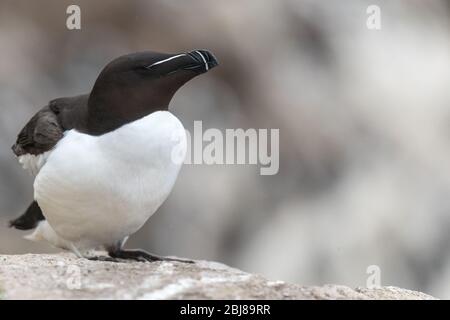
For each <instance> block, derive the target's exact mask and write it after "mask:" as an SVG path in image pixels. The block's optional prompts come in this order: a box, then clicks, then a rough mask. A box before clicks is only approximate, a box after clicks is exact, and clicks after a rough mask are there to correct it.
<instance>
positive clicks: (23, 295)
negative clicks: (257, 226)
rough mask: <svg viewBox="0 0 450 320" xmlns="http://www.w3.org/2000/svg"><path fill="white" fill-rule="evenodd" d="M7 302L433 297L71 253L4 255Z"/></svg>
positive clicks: (0, 263) (206, 265) (202, 264)
mask: <svg viewBox="0 0 450 320" xmlns="http://www.w3.org/2000/svg"><path fill="white" fill-rule="evenodd" d="M0 297H1V298H3V299H433V297H431V296H429V295H426V294H424V293H420V292H415V291H410V290H404V289H400V288H395V287H382V288H379V289H365V288H357V289H351V288H349V287H345V286H339V285H326V286H321V287H305V286H300V285H295V284H288V283H285V282H282V281H269V280H267V279H265V278H263V277H261V276H259V275H254V274H249V273H245V272H242V271H240V270H237V269H233V268H230V267H227V266H225V265H223V264H220V263H216V262H206V261H197V262H196V263H195V264H184V263H178V262H174V263H169V262H162V263H160V262H156V263H140V262H124V263H113V262H97V261H89V260H85V259H78V258H76V257H75V256H74V255H72V254H68V253H62V254H52V255H32V254H28V255H11V256H8V255H0Z"/></svg>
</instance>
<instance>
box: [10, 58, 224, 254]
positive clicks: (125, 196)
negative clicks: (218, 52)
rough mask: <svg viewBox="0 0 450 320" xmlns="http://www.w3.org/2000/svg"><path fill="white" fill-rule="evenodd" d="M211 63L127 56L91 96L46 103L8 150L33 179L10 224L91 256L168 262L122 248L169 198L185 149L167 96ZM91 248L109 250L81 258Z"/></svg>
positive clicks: (114, 64) (208, 60)
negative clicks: (23, 206) (28, 198)
mask: <svg viewBox="0 0 450 320" xmlns="http://www.w3.org/2000/svg"><path fill="white" fill-rule="evenodd" d="M217 64H218V63H217V60H216V58H215V57H214V56H213V55H212V54H211V53H210V52H208V51H206V50H195V51H192V52H188V53H180V54H164V53H157V52H150V51H147V52H139V53H133V54H128V55H125V56H122V57H119V58H117V59H115V60H113V61H112V62H110V63H109V64H108V65H107V66H106V67H105V68H104V69H103V70H102V71H101V73H100V75H99V76H98V78H97V80H96V82H95V84H94V87H93V88H92V90H91V92H90V93H89V94H84V95H79V96H75V97H69V98H59V99H55V100H52V101H50V102H49V103H48V105H47V106H45V107H43V108H42V109H41V110H40V111H39V112H38V113H37V114H36V115H34V116H33V117H32V118H31V120H30V121H29V122H28V123H27V124H26V125H25V127H24V128H23V129H22V131H21V132H20V133H19V135H18V138H17V141H16V143H15V144H14V146H13V147H12V149H13V151H14V154H15V155H16V156H17V157H18V160H19V162H20V164H22V166H23V167H24V169H27V170H28V171H30V172H31V173H32V175H33V176H34V177H35V178H34V185H33V187H34V202H33V203H32V204H31V205H30V206H29V208H28V209H27V210H26V212H25V213H24V214H23V215H22V216H20V217H19V218H17V219H15V220H13V221H11V222H10V225H11V227H14V228H17V229H21V230H30V229H35V230H34V232H33V233H32V234H30V235H29V236H27V238H28V239H31V240H35V241H40V240H46V241H48V242H50V243H51V244H53V245H54V246H56V247H59V248H63V249H67V250H71V251H72V252H74V253H75V254H76V255H77V256H79V257H86V258H89V259H92V260H113V261H115V260H116V259H133V260H138V261H159V260H174V259H169V258H163V257H159V256H156V255H153V254H150V253H148V252H145V251H143V250H125V249H124V248H123V246H124V243H125V241H126V240H127V239H128V237H129V236H130V235H132V234H133V233H135V232H136V231H138V230H139V229H140V228H141V227H142V226H143V224H144V223H145V222H146V221H147V219H148V218H150V216H152V215H153V214H154V213H155V211H156V210H157V209H158V208H159V207H160V205H161V204H162V203H163V202H164V200H165V199H166V198H167V196H168V195H169V193H170V191H171V190H172V188H173V186H174V183H175V180H176V178H177V176H178V172H179V170H180V167H181V165H182V162H183V159H184V156H185V154H186V148H187V143H186V133H185V130H184V127H183V125H182V124H181V122H180V121H179V120H178V119H177V117H175V116H174V115H173V114H172V113H170V112H169V111H168V108H169V103H170V101H171V99H172V97H173V96H174V94H175V93H176V92H177V90H178V89H179V88H180V87H181V86H182V85H183V84H185V83H186V82H187V81H189V80H191V79H192V78H194V77H195V76H197V75H199V74H202V73H205V72H207V71H208V70H210V69H211V68H213V67H215V66H217ZM175 151H176V152H175ZM97 247H103V248H105V249H106V251H107V252H108V255H109V257H88V256H87V252H88V250H89V249H92V248H97ZM183 261H184V260H183Z"/></svg>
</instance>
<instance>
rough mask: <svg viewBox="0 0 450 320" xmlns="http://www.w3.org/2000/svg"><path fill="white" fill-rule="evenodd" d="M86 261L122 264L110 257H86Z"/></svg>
mask: <svg viewBox="0 0 450 320" xmlns="http://www.w3.org/2000/svg"><path fill="white" fill-rule="evenodd" d="M86 259H88V260H90V261H102V262H122V261H120V260H119V259H117V258H113V257H108V256H95V257H86Z"/></svg>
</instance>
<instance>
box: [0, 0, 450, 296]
mask: <svg viewBox="0 0 450 320" xmlns="http://www.w3.org/2000/svg"><path fill="white" fill-rule="evenodd" d="M344 3H345V5H344ZM70 4H77V5H79V6H80V7H81V27H82V29H81V30H72V31H70V30H68V29H67V28H66V19H67V16H68V15H67V14H66V8H67V7H68V5H70ZM371 4H376V5H378V6H380V8H381V27H382V29H381V30H378V31H375V30H369V29H368V28H367V27H366V20H367V18H368V16H369V15H368V14H367V13H366V9H367V7H368V6H369V5H371ZM449 18H450V4H449V2H448V1H439V0H433V1H419V0H415V1H413V0H398V1H355V0H348V1H345V2H341V1H339V2H338V1H325V0H321V1H317V0H284V1H275V0H272V1H269V0H267V1H266V0H246V1H239V0H231V1H222V2H219V1H214V2H212V1H207V0H192V1H182V0H152V1H144V0H142V1H139V0H136V1H126V2H125V1H119V0H108V1H95V2H94V1H88V0H85V1H66V0H63V1H47V0H43V1H31V0H29V1H23V0H14V1H9V0H0V108H1V111H2V113H1V116H0V224H1V226H0V253H1V254H19V253H29V252H56V251H57V250H56V249H52V248H51V247H49V246H47V245H46V244H36V243H31V242H28V241H26V240H23V239H22V236H23V235H24V233H23V232H20V231H17V230H9V229H8V228H7V227H6V225H7V221H8V220H9V219H11V218H13V217H15V216H17V215H19V214H21V213H22V212H23V211H24V210H25V209H26V207H27V206H28V204H29V203H30V202H31V200H32V195H33V190H32V178H31V177H30V176H28V175H27V173H26V172H25V171H23V170H22V169H21V167H20V166H19V165H18V163H17V161H16V159H15V157H14V156H13V154H12V152H11V151H10V146H11V145H12V144H13V142H14V141H15V138H16V135H17V133H18V132H19V130H20V129H21V128H22V126H23V125H24V124H25V123H26V122H27V121H28V119H29V118H30V117H31V116H32V115H33V114H34V113H35V112H36V111H37V110H39V109H40V108H41V107H43V106H44V105H45V104H46V103H47V102H48V101H49V100H50V99H53V98H56V97H63V96H72V95H77V94H81V93H86V92H89V91H90V89H91V87H92V85H93V83H94V81H95V79H96V77H97V75H98V73H99V72H100V70H101V69H102V68H103V66H104V65H105V64H106V63H108V62H109V61H110V60H112V59H114V58H116V57H117V56H119V55H122V54H126V53H130V52H134V51H140V50H154V51H162V52H173V53H177V52H182V51H187V50H191V49H196V48H207V49H209V50H211V51H212V52H214V53H215V55H216V56H217V58H218V59H219V61H220V62H221V65H220V67H219V68H217V69H214V71H212V72H211V73H208V74H207V75H204V76H201V77H198V78H196V79H195V80H193V81H191V82H189V83H188V84H187V85H186V86H185V87H183V88H182V89H181V90H180V91H179V92H178V93H177V95H176V97H175V99H174V100H173V101H172V104H171V108H172V111H173V112H174V113H175V114H176V115H177V116H178V117H179V118H180V119H181V120H182V122H183V123H184V125H185V126H186V128H188V129H191V128H192V127H193V122H194V120H202V121H203V128H204V129H206V128H213V127H214V128H279V129H280V171H279V173H278V174H277V175H274V176H260V175H259V168H258V167H257V166H242V165H234V166H233V165H228V166H225V165H222V166H220V165H216V166H207V165H186V166H184V168H183V169H182V172H181V174H180V177H179V179H178V182H177V184H176V187H175V189H174V191H173V193H172V194H171V196H170V197H169V199H168V201H166V203H165V204H164V205H163V206H162V207H161V208H160V210H159V211H158V212H157V213H156V214H155V215H154V216H153V217H152V218H151V219H150V220H149V221H148V223H147V224H146V226H145V227H144V228H142V229H141V230H140V231H139V232H138V233H137V234H136V235H134V236H133V237H132V238H131V240H130V242H129V243H128V246H129V247H142V248H144V249H147V250H151V251H153V252H155V253H159V254H164V255H178V256H184V257H190V258H196V259H208V260H216V261H220V262H224V263H226V264H229V265H231V266H234V267H237V268H241V269H243V270H245V271H249V272H255V273H260V274H262V275H264V276H266V277H269V278H272V279H279V280H285V281H291V282H296V283H300V284H304V285H311V284H314V285H320V284H325V283H337V284H345V285H348V286H352V287H355V286H365V284H366V279H367V277H368V275H367V274H366V269H367V267H368V266H369V265H374V264H375V265H378V266H379V267H380V268H381V284H382V285H395V286H400V287H404V288H408V289H415V290H420V291H424V292H427V293H430V294H433V295H435V296H437V297H440V298H450V250H449V244H450V232H449V230H450V86H449V84H450V26H449V24H450V23H449V22H450V19H449Z"/></svg>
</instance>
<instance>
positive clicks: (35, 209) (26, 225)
mask: <svg viewBox="0 0 450 320" xmlns="http://www.w3.org/2000/svg"><path fill="white" fill-rule="evenodd" d="M42 220H45V217H44V215H43V214H42V211H41V208H39V205H38V203H37V202H36V201H34V202H33V203H32V204H31V205H30V206H29V207H28V209H27V210H26V211H25V213H24V214H23V215H21V216H20V217H19V218H17V219H14V220H11V221H10V222H9V226H10V227H11V228H16V229H19V230H30V229H34V228H36V227H37V225H38V223H39V221H42Z"/></svg>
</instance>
